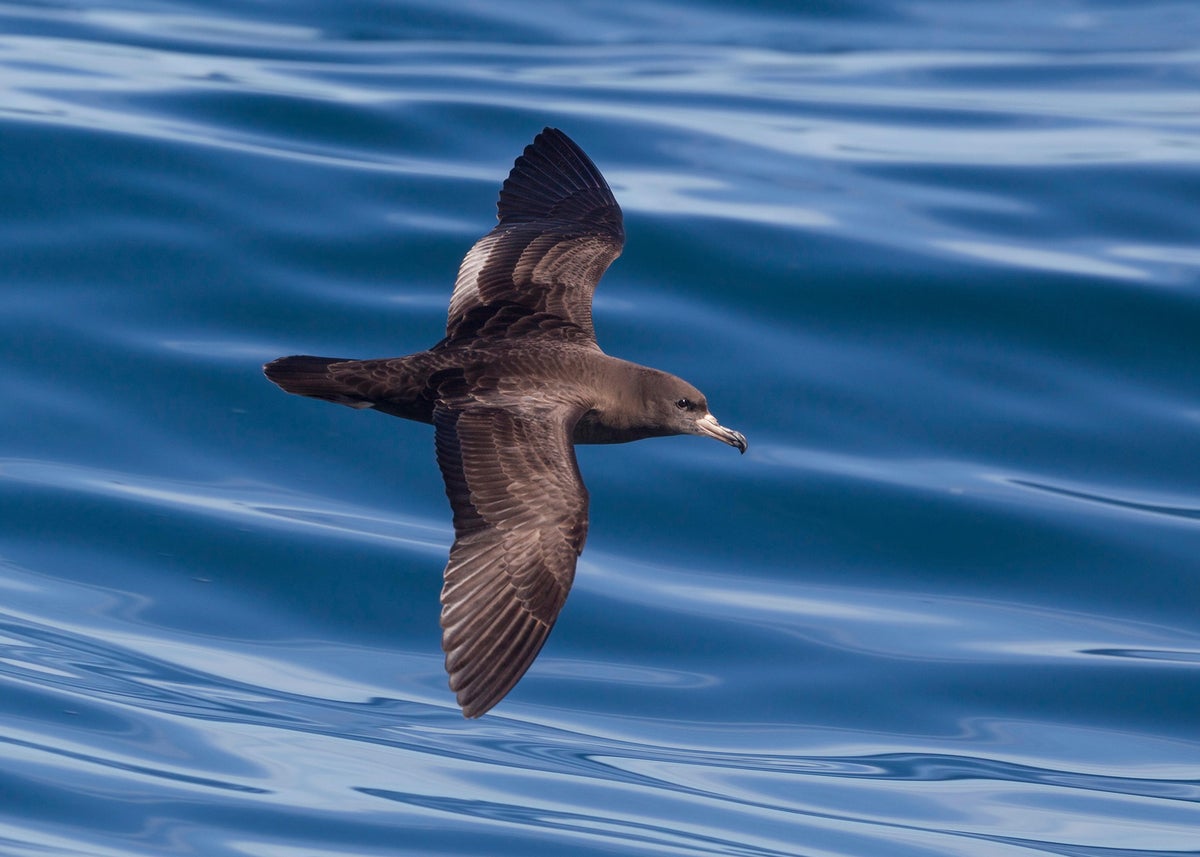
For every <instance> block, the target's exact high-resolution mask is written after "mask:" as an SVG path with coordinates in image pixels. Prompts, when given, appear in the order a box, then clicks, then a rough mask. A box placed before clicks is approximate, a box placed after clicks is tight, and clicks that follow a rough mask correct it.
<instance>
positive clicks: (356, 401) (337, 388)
mask: <svg viewBox="0 0 1200 857" xmlns="http://www.w3.org/2000/svg"><path fill="white" fill-rule="evenodd" d="M348 362H351V361H348V360H345V359H343V358H340V357H313V356H311V355H309V354H301V355H295V356H292V357H280V358H279V359H278V360H272V361H271V362H270V363H268V364H267V365H266V366H264V367H263V374H264V375H266V376H267V378H269V379H270V380H271V381H272V383H274V384H276V385H278V386H279V387H280V388H281V389H283V390H285V391H287V392H289V393H295V394H296V395H297V396H310V397H312V398H314V399H323V400H325V401H326V402H334V403H336V404H339V405H348V406H349V407H351V408H369V407H371V406H372V404H373V403H372V402H371V400H370V399H368V398H366V397H365V396H363V394H362V391H361V390H360V389H358V387H357V386H353V385H351V384H350V383H347V380H348V379H346V378H344V377H340V376H339V375H337V374H335V373H334V372H332V371H330V367H331V366H333V365H334V364H337V363H348Z"/></svg>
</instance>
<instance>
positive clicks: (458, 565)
mask: <svg viewBox="0 0 1200 857" xmlns="http://www.w3.org/2000/svg"><path fill="white" fill-rule="evenodd" d="M465 387H466V385H465V384H464V383H462V382H461V380H459V381H457V382H456V381H454V380H451V381H448V382H447V383H445V384H443V386H442V389H443V396H442V398H441V399H440V400H439V402H438V404H437V406H436V408H435V409H434V426H435V427H436V440H437V457H438V464H439V465H440V466H441V469H442V476H443V478H444V479H445V482H446V495H447V496H448V497H449V498H450V505H451V506H452V507H453V509H454V532H455V541H454V546H453V547H452V548H451V549H450V561H449V563H448V564H447V566H446V573H445V585H444V587H443V589H442V648H443V649H444V650H445V653H446V672H448V673H449V675H450V689H451V690H453V691H454V692H455V694H456V695H457V697H458V704H459V705H460V706H461V707H462V711H463V715H464V716H466V717H478V716H480V715H481V714H483V713H484V712H486V711H487V710H488V709H490V708H491V707H492V706H494V705H495V704H496V703H497V702H499V701H500V700H501V699H503V698H504V695H505V694H507V693H508V692H509V691H510V690H511V689H512V688H513V686H514V685H515V684H516V683H517V682H518V681H519V680H520V678H521V676H523V675H524V674H525V671H526V670H527V669H529V666H530V664H532V663H533V660H534V658H536V657H537V654H538V652H539V651H541V648H542V644H543V643H545V642H546V637H547V636H548V635H549V633H550V629H551V627H553V625H554V620H555V619H556V618H557V617H558V613H559V610H561V609H562V606H563V603H564V602H565V601H566V598H567V592H568V591H569V590H570V588H571V582H572V580H574V578H575V561H576V559H578V557H579V553H580V552H581V551H582V550H583V543H584V540H585V539H586V537H587V506H588V496H587V489H585V488H584V486H583V480H582V479H581V478H580V476H579V468H578V466H577V465H576V463H575V450H574V447H573V445H572V443H571V433H572V430H573V428H574V424H575V422H576V420H577V419H578V418H579V410H578V409H577V408H572V407H570V406H567V405H557V406H556V405H551V404H544V405H543V406H540V407H537V406H535V407H522V408H521V409H519V410H514V409H512V408H509V407H503V406H498V405H497V404H495V403H489V402H488V401H487V398H486V397H481V398H482V401H481V400H479V399H476V398H475V397H474V396H472V395H471V394H469V393H467V392H466V390H465Z"/></svg>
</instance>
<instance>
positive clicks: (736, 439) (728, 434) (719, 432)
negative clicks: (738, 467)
mask: <svg viewBox="0 0 1200 857" xmlns="http://www.w3.org/2000/svg"><path fill="white" fill-rule="evenodd" d="M696 430H697V432H696V433H697V434H702V435H704V436H705V437H711V438H713V439H714V440H719V441H721V443H727V444H729V445H730V446H736V447H737V448H738V452H741V453H742V454H745V452H746V436H745V435H743V434H742V433H741V432H740V431H734V430H733V429H727V428H725V426H723V425H721V424H720V423H719V422H717V418H716V417H714V416H713V415H712V414H705V415H704V416H702V417H701V418H700V419H698V420H696Z"/></svg>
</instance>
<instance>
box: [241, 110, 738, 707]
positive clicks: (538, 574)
mask: <svg viewBox="0 0 1200 857" xmlns="http://www.w3.org/2000/svg"><path fill="white" fill-rule="evenodd" d="M499 213H500V223H499V225H498V226H496V228H495V229H493V230H492V231H491V232H489V233H488V234H487V235H485V236H484V237H483V238H481V239H480V240H479V241H478V242H477V243H476V244H475V246H474V247H473V248H472V249H471V251H470V252H469V253H468V254H467V256H466V258H465V259H464V260H463V263H462V266H461V267H460V269H459V275H458V279H457V281H456V283H455V288H454V293H453V295H452V297H451V300H450V310H449V315H448V318H447V325H446V336H445V338H444V339H442V340H441V341H440V342H439V343H437V344H436V345H434V346H433V347H432V348H430V349H428V350H427V351H421V352H418V353H416V354H412V355H409V356H407V357H395V358H385V359H377V360H343V359H339V358H327V357H311V356H297V357H283V358H280V359H279V360H276V361H273V362H272V363H269V364H267V365H266V366H265V367H264V372H265V373H266V375H267V377H268V378H270V379H271V380H272V381H273V382H275V383H276V384H278V385H279V386H280V387H282V388H283V389H284V390H287V391H288V392H290V393H296V394H299V395H303V396H310V397H313V398H318V399H324V400H325V401H329V402H335V403H337V404H342V405H348V406H350V407H354V408H372V409H375V410H378V411H382V412H383V413H387V414H391V415H392V416H398V417H403V418H405V419H409V420H415V421H417V422H424V423H431V424H432V425H433V426H434V429H435V431H434V434H435V443H436V449H437V457H438V464H439V466H440V467H441V470H442V476H443V478H444V480H445V483H446V494H447V496H448V497H449V499H450V505H451V507H452V509H453V511H454V530H455V542H454V545H453V547H452V548H451V550H450V561H449V563H448V565H447V566H446V571H445V585H444V587H443V590H442V629H443V636H442V647H443V649H444V650H445V653H446V669H447V672H448V673H449V674H450V686H451V688H452V689H453V690H454V691H455V692H456V694H457V696H458V701H459V704H460V705H461V706H462V709H463V714H464V715H465V716H467V717H478V716H479V715H481V714H483V713H484V712H486V711H487V710H488V709H490V708H491V707H492V706H493V705H495V704H496V703H497V702H499V701H500V700H501V699H502V698H503V697H504V695H505V694H506V693H508V691H509V690H511V689H512V687H513V686H514V685H515V684H516V683H517V681H518V680H519V679H520V678H521V676H522V675H524V673H525V671H526V670H527V669H528V668H529V666H530V664H532V663H533V660H534V658H535V657H536V656H537V654H538V652H539V651H540V650H541V647H542V644H543V643H544V642H545V640H546V637H547V635H548V634H549V632H550V628H551V627H552V626H553V624H554V620H555V618H556V617H557V616H558V612H559V610H560V609H561V608H562V605H563V602H564V601H565V600H566V596H567V592H568V590H569V589H570V586H571V582H572V580H573V579H574V574H575V563H576V559H577V558H578V556H579V553H580V552H581V551H582V550H583V544H584V540H585V539H586V536H587V504H588V495H587V490H586V489H585V488H584V485H583V480H582V479H581V477H580V475H579V468H578V466H577V465H576V462H575V452H574V445H575V444H576V443H623V442H626V441H633V440H640V439H642V438H647V437H656V436H663V435H672V434H700V435H706V436H709V437H713V438H716V439H718V440H721V441H723V442H725V443H728V444H730V445H732V446H736V447H738V448H739V449H740V450H742V451H743V452H744V451H745V449H746V440H745V438H744V437H742V436H741V435H740V434H738V433H737V432H734V431H731V430H729V429H725V428H723V427H722V426H721V425H720V424H719V423H717V421H716V420H715V419H714V418H713V417H712V415H711V414H709V413H708V408H707V405H706V403H705V400H704V396H703V395H702V394H701V393H700V392H699V391H698V390H697V389H696V388H695V387H693V386H691V385H690V384H688V383H687V382H686V381H683V380H681V379H679V378H676V377H674V376H673V375H668V374H667V373H665V372H660V371H658V370H656V369H649V368H646V367H644V366H639V365H637V364H635V363H630V362H628V361H625V360H620V359H618V358H615V357H610V356H609V355H607V354H605V353H604V352H603V351H601V350H600V347H599V345H597V343H596V339H595V334H594V332H593V329H592V316H591V305H592V293H593V291H594V290H595V287H596V284H597V282H598V281H599V279H600V277H601V276H602V275H603V273H604V271H605V270H606V269H607V268H608V266H609V264H610V263H611V262H612V261H613V260H614V259H615V258H616V257H617V256H618V255H619V254H620V251H621V247H622V244H623V242H624V231H623V226H622V219H621V210H620V208H619V207H618V206H617V203H616V200H615V199H613V196H612V192H611V191H610V190H609V188H608V185H607V183H606V182H605V181H604V179H603V177H602V176H601V175H600V172H599V171H598V170H597V169H596V167H595V165H594V164H592V162H591V160H590V159H588V157H587V155H585V154H584V153H583V152H582V151H581V150H580V149H579V147H578V146H576V145H575V144H574V143H573V142H572V141H571V140H570V139H569V138H567V136H566V135H565V134H563V133H562V132H560V131H557V130H555V129H551V128H547V129H545V130H544V131H543V132H542V133H541V134H539V135H538V136H537V137H536V138H535V139H534V142H533V143H532V144H531V145H529V146H528V147H526V149H525V152H524V154H523V155H522V156H521V157H520V158H518V159H517V162H516V164H515V165H514V166H513V169H512V172H511V173H510V174H509V177H508V180H507V181H505V183H504V187H503V189H502V190H501V192H500V203H499Z"/></svg>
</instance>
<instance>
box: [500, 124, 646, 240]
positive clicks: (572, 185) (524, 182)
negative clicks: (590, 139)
mask: <svg viewBox="0 0 1200 857" xmlns="http://www.w3.org/2000/svg"><path fill="white" fill-rule="evenodd" d="M496 209H497V214H498V216H499V218H500V222H501V223H502V224H507V223H527V222H529V221H534V220H559V221H573V222H577V223H588V224H589V225H592V226H594V227H599V228H601V229H602V230H603V231H606V232H610V233H611V234H613V235H614V236H617V237H618V238H623V237H624V227H623V226H622V220H621V207H620V206H619V205H617V200H616V198H615V197H614V196H613V193H612V190H611V189H610V188H609V186H608V182H606V181H605V180H604V176H603V175H601V173H600V170H599V169H597V167H596V165H595V164H594V163H593V162H592V159H591V158H589V157H588V156H587V154H585V153H584V151H583V149H581V148H579V146H578V145H577V144H576V143H575V141H574V140H572V139H571V138H570V137H568V136H567V135H566V134H564V133H563V132H562V131H560V130H559V129H557V128H552V127H550V126H549V125H547V126H546V127H545V128H543V129H542V131H541V132H540V133H539V134H538V135H537V136H536V137H534V138H533V142H532V143H530V144H529V145H528V146H526V147H525V151H524V152H522V154H521V156H520V157H519V158H517V160H516V162H515V163H514V164H513V167H512V170H511V171H510V172H509V174H508V178H507V179H505V180H504V186H503V187H502V188H501V189H500V199H499V201H498V202H497V204H496Z"/></svg>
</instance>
